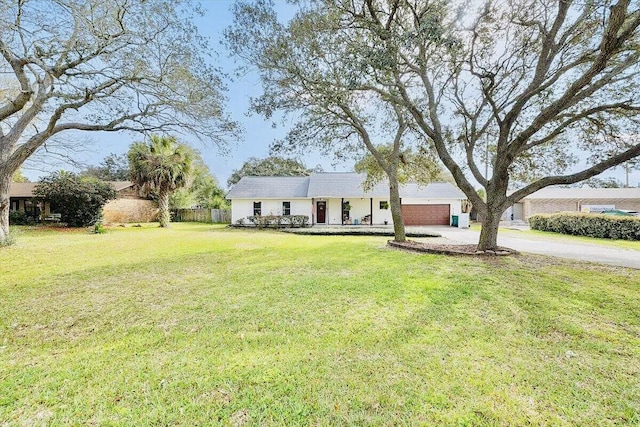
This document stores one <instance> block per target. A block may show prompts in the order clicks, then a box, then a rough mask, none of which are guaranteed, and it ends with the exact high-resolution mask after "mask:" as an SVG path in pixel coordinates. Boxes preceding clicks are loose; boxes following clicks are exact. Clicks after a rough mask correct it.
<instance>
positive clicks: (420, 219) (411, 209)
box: [402, 204, 450, 225]
mask: <svg viewBox="0 0 640 427" xmlns="http://www.w3.org/2000/svg"><path fill="white" fill-rule="evenodd" d="M449 215H450V214H449V205H448V204H447V205H402V217H403V218H404V225H449V218H450V216H449Z"/></svg>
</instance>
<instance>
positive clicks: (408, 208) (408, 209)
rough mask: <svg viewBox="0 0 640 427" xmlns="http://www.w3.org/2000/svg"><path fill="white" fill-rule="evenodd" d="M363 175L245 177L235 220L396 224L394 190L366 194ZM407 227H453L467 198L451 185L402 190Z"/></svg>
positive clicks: (236, 190)
mask: <svg viewBox="0 0 640 427" xmlns="http://www.w3.org/2000/svg"><path fill="white" fill-rule="evenodd" d="M364 179H365V175H364V174H357V173H314V174H312V175H311V176H307V177H257V176H247V177H243V178H242V179H241V180H240V181H239V182H238V183H237V184H236V185H235V186H234V187H233V188H232V189H231V191H229V193H228V194H227V198H228V199H229V200H231V220H232V222H233V223H235V222H236V221H238V220H240V219H242V218H247V217H249V216H252V215H269V214H272V215H307V216H308V217H309V219H310V222H311V223H312V224H327V225H329V224H331V225H345V224H392V222H393V221H392V219H391V210H390V209H389V186H388V183H387V182H382V183H379V184H377V185H376V186H374V188H372V189H371V190H368V191H365V190H364V189H363V182H364ZM400 198H401V205H402V214H403V217H404V220H405V224H406V225H449V224H450V221H451V216H452V215H458V214H460V213H461V211H462V201H463V200H465V199H466V197H465V195H464V194H463V193H462V191H460V190H459V189H457V188H456V187H454V186H453V185H451V184H449V183H442V182H439V183H432V184H427V185H419V184H415V183H409V184H405V185H402V186H401V187H400Z"/></svg>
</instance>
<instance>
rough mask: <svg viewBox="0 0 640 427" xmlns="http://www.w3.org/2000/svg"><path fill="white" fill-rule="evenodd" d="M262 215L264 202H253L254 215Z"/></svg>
mask: <svg viewBox="0 0 640 427" xmlns="http://www.w3.org/2000/svg"><path fill="white" fill-rule="evenodd" d="M260 215H262V202H253V216H260Z"/></svg>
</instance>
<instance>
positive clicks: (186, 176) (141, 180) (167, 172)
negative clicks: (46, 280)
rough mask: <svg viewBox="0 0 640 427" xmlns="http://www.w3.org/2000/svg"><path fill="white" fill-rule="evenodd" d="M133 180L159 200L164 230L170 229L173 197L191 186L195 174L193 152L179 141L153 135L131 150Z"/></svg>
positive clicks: (135, 144) (130, 160) (161, 225)
mask: <svg viewBox="0 0 640 427" xmlns="http://www.w3.org/2000/svg"><path fill="white" fill-rule="evenodd" d="M128 157H129V166H130V170H131V180H132V181H133V182H135V183H136V184H138V185H139V186H140V187H141V188H142V189H143V190H146V191H147V192H148V193H154V194H155V195H156V196H157V197H158V207H159V210H160V212H159V213H158V216H159V218H158V220H159V221H160V227H169V223H170V222H171V217H170V214H169V196H170V195H171V193H172V192H174V191H175V190H177V189H179V188H183V187H185V186H187V184H188V183H189V180H190V178H191V174H192V169H193V167H192V163H193V150H191V149H190V148H189V147H188V146H186V145H184V144H181V143H179V142H178V141H177V139H176V138H175V137H171V136H166V137H162V136H157V135H152V136H151V138H150V140H149V142H148V143H147V142H136V143H134V144H132V145H131V148H130V149H129V154H128Z"/></svg>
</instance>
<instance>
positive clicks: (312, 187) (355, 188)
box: [308, 172, 389, 198]
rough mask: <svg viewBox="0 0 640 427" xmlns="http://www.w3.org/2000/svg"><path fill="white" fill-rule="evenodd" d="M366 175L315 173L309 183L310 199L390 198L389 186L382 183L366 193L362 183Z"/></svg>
mask: <svg viewBox="0 0 640 427" xmlns="http://www.w3.org/2000/svg"><path fill="white" fill-rule="evenodd" d="M365 178H366V175H365V174H361V173H341V172H336V173H314V174H311V179H310V181H309V193H308V197H313V198H319V197H325V198H329V197H333V198H335V197H359V198H364V197H388V196H389V186H388V185H386V183H384V182H381V183H379V184H377V185H375V186H374V188H372V189H371V190H370V191H367V192H365V191H364V189H363V188H362V183H363V181H364V180H365Z"/></svg>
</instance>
